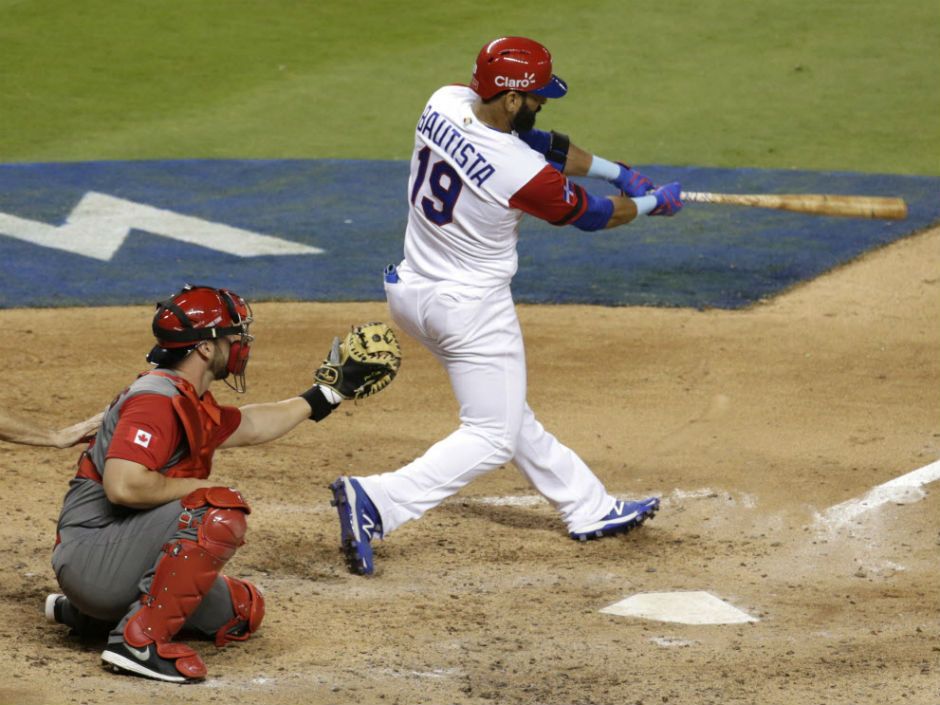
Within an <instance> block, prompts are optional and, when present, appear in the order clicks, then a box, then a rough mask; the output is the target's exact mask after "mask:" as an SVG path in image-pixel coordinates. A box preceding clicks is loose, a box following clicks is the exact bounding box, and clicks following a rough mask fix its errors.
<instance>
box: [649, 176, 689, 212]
mask: <svg viewBox="0 0 940 705" xmlns="http://www.w3.org/2000/svg"><path fill="white" fill-rule="evenodd" d="M650 195H652V196H656V207H655V208H654V209H653V210H651V211H650V212H649V214H650V215H675V214H676V213H678V212H679V211H681V210H682V187H681V186H680V185H679V182H678V181H673V182H672V183H671V184H666V185H665V186H660V187H659V188H657V189H655V190H653V192H652V194H650Z"/></svg>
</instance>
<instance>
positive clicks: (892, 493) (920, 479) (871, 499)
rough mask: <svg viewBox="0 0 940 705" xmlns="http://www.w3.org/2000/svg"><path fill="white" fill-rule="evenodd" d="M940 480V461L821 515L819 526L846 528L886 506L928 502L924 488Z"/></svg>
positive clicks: (818, 521) (819, 516)
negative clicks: (874, 510)
mask: <svg viewBox="0 0 940 705" xmlns="http://www.w3.org/2000/svg"><path fill="white" fill-rule="evenodd" d="M937 480H940V460H937V461H934V462H932V463H930V464H929V465H925V466H924V467H922V468H918V469H917V470H912V471H911V472H909V473H907V474H906V475H901V476H900V477H896V478H894V479H893V480H889V481H888V482H885V483H883V484H881V485H878V486H877V487H874V488H872V489H871V490H869V491H868V492H867V493H866V494H865V495H863V496H862V497H857V498H855V499H850V500H847V501H845V502H842V503H841V504H836V505H835V506H832V507H830V508H829V509H827V510H826V511H825V512H823V513H822V514H817V516H816V522H817V524H821V525H823V526H825V527H828V528H831V529H837V528H839V527H841V526H845V525H846V524H848V523H849V522H851V521H853V520H854V519H857V518H858V517H860V516H861V515H862V514H864V513H865V512H868V511H871V510H872V509H876V508H877V507H880V506H882V505H884V504H888V503H894V504H912V503H914V502H918V501H920V500H921V499H923V498H924V496H925V494H926V493H925V492H924V490H923V489H921V488H922V487H923V486H924V485H929V484H930V483H931V482H936V481H937Z"/></svg>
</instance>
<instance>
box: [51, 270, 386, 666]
mask: <svg viewBox="0 0 940 705" xmlns="http://www.w3.org/2000/svg"><path fill="white" fill-rule="evenodd" d="M251 322H252V314H251V308H250V307H249V306H248V304H247V303H246V302H245V300H244V299H243V298H242V297H240V296H238V295H237V294H235V293H234V292H232V291H229V290H227V289H216V288H213V287H207V286H187V287H185V288H184V289H183V290H182V291H180V292H179V293H177V294H176V295H175V296H173V297H172V298H170V299H168V300H167V301H163V302H161V303H159V304H157V311H156V314H155V315H154V318H153V333H154V336H155V337H156V339H157V344H156V345H155V346H154V348H153V349H152V350H151V351H150V354H149V355H148V357H147V359H148V361H149V362H151V363H153V364H154V365H155V369H153V370H151V371H149V372H145V373H143V374H141V375H140V376H139V377H138V378H137V379H136V381H134V382H133V383H132V384H131V385H130V386H129V387H127V388H126V389H125V390H124V391H122V392H121V393H120V394H118V395H117V397H116V398H115V400H114V401H113V402H112V403H111V405H110V406H109V407H108V409H107V410H106V412H105V415H104V420H103V422H102V424H101V428H100V430H99V431H98V435H97V437H96V438H95V439H94V440H93V441H92V443H91V444H90V445H89V446H88V448H87V449H86V450H85V451H84V452H83V453H82V455H81V458H80V459H79V463H78V471H77V473H76V475H75V478H74V479H73V480H72V481H71V483H70V486H69V490H68V493H67V494H66V496H65V502H64V504H63V507H62V511H61V513H60V515H59V523H58V531H57V536H56V545H55V550H54V551H53V554H52V565H53V567H54V569H55V573H56V578H57V580H58V582H59V585H60V586H61V588H62V591H63V593H64V594H61V595H60V594H56V595H50V596H49V597H47V598H46V606H45V607H46V617H47V619H49V620H50V621H53V622H58V623H61V624H66V625H68V626H70V627H72V628H73V630H75V631H76V632H78V633H92V632H96V631H101V630H102V629H110V632H109V635H108V643H107V647H106V648H105V650H104V652H103V653H102V656H101V657H102V660H103V661H104V662H105V664H106V665H108V666H110V667H111V668H113V669H114V670H117V671H127V672H131V673H136V674H139V675H141V676H146V677H148V678H154V679H157V680H162V681H170V682H175V683H181V682H186V681H193V680H198V679H201V678H204V677H205V675H206V667H205V664H204V663H203V661H202V659H201V658H200V657H199V655H198V654H197V653H196V652H195V651H194V650H193V649H192V648H190V647H189V646H187V645H185V644H183V643H180V642H178V641H174V637H176V635H177V633H178V632H179V631H180V630H181V629H183V628H184V627H186V628H187V629H188V630H189V631H191V632H193V633H195V634H197V635H203V636H205V637H208V638H210V639H213V640H214V641H215V644H216V645H217V646H224V645H225V644H227V643H229V642H231V641H244V640H245V639H248V637H250V636H251V635H252V634H253V633H254V632H256V631H257V630H258V628H259V627H260V626H261V622H262V620H263V619H264V609H265V608H264V598H263V597H262V594H261V592H260V591H259V590H258V588H257V587H256V586H255V585H253V584H252V583H251V582H249V581H247V580H242V579H239V578H235V577H231V576H227V575H222V574H221V572H220V571H221V570H222V568H223V567H224V566H225V563H226V562H227V561H228V560H229V559H230V558H231V557H232V556H233V555H234V554H235V552H236V551H237V550H238V548H239V546H241V545H242V544H243V543H244V537H245V532H246V529H247V516H248V514H250V513H251V508H250V507H249V505H248V502H247V501H246V500H245V498H244V497H243V496H242V494H241V493H240V492H239V491H238V490H236V489H235V488H232V487H223V486H220V485H219V484H218V483H217V482H214V481H213V480H211V479H210V478H209V475H210V472H211V470H212V457H213V454H214V452H215V450H216V449H217V448H234V447H237V446H246V445H255V444H258V443H264V442H266V441H270V440H273V439H275V438H279V437H280V436H283V435H284V434H286V433H287V432H288V431H290V430H291V429H292V428H294V427H295V426H297V425H298V424H299V423H300V422H301V421H303V420H304V419H307V418H309V419H313V420H314V421H322V420H323V419H324V418H326V417H327V416H328V415H329V414H330V412H332V411H333V410H334V409H335V408H336V407H337V405H338V404H339V403H340V402H341V401H342V400H344V399H351V398H362V397H366V396H369V395H370V394H373V393H375V392H376V391H378V390H380V389H382V388H383V387H384V386H386V385H387V384H388V383H389V382H390V381H391V380H392V378H393V377H394V376H395V373H396V372H397V370H398V365H399V362H400V353H399V347H398V342H397V340H396V339H395V335H394V333H392V331H391V330H389V329H388V327H387V326H385V325H384V324H381V323H368V324H365V325H363V326H359V327H356V328H354V329H353V330H352V331H351V332H350V333H349V334H348V335H347V336H346V338H345V340H344V341H339V340H338V339H337V340H335V341H334V342H333V346H332V348H331V350H330V353H329V356H328V358H327V360H326V361H325V362H324V363H323V366H322V367H321V368H320V369H319V370H318V371H317V372H316V380H317V381H316V383H315V384H314V385H313V386H312V387H311V388H310V389H308V390H307V391H305V392H303V393H302V394H300V395H299V396H296V397H292V398H289V399H285V400H283V401H280V402H271V403H266V404H250V405H248V406H243V407H241V408H237V407H233V406H220V405H219V404H217V403H216V401H215V399H214V398H213V397H212V394H211V392H209V387H210V385H211V384H212V382H213V381H215V380H225V382H226V383H228V384H229V386H231V387H232V388H233V389H235V390H236V391H238V392H244V391H245V369H246V366H247V364H248V357H249V354H250V350H251V343H252V340H253V336H251V335H250V334H249V332H248V330H249V326H250V325H251Z"/></svg>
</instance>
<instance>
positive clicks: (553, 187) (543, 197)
mask: <svg viewBox="0 0 940 705" xmlns="http://www.w3.org/2000/svg"><path fill="white" fill-rule="evenodd" d="M509 206H510V207H511V208H518V209H519V210H521V211H524V212H526V213H528V214H529V215H534V216H535V217H536V218H541V219H542V220H547V221H548V222H549V223H551V224H552V225H567V224H568V223H570V222H571V221H573V220H577V219H578V218H580V217H581V216H582V215H583V214H584V211H585V210H587V207H588V199H587V195H586V194H585V192H584V189H583V188H581V187H580V186H578V185H577V184H575V183H572V182H571V181H569V180H568V179H567V178H566V177H565V176H564V174H562V173H561V172H560V171H558V170H557V169H556V168H555V167H553V166H551V165H548V164H546V165H545V168H544V169H542V171H540V172H539V173H538V174H536V175H535V176H533V177H532V178H531V179H530V180H529V181H528V182H527V183H526V184H525V185H524V186H523V187H522V188H521V189H519V190H518V191H516V193H515V194H513V196H512V198H510V199H509Z"/></svg>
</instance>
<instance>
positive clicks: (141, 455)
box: [107, 394, 182, 470]
mask: <svg viewBox="0 0 940 705" xmlns="http://www.w3.org/2000/svg"><path fill="white" fill-rule="evenodd" d="M181 433H182V429H181V428H180V424H179V421H178V420H177V418H176V412H175V411H174V410H173V404H172V401H171V400H170V397H165V396H162V395H160V394H140V395H138V396H136V397H132V398H130V399H128V400H127V401H126V402H125V403H124V406H122V407H121V417H120V418H119V419H118V423H117V427H116V428H115V429H114V434H113V436H112V437H111V445H110V446H108V455H107V457H108V458H120V459H122V460H130V461H132V462H135V463H140V464H141V465H143V466H144V467H146V468H149V469H150V470H160V469H161V468H163V467H164V466H165V465H166V464H167V463H168V462H169V460H170V458H171V457H172V455H173V452H174V451H175V450H176V449H177V447H178V446H179V444H180V440H181Z"/></svg>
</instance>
